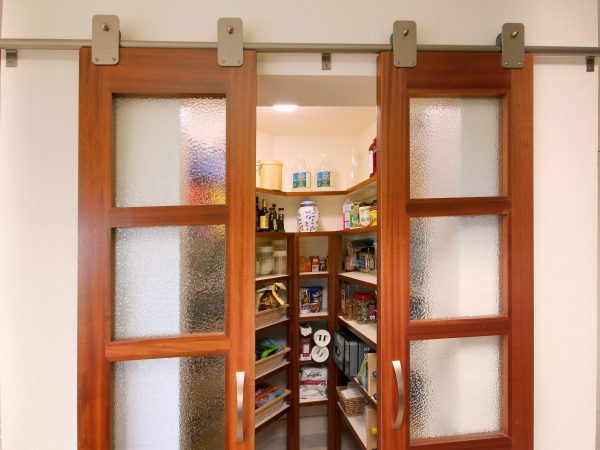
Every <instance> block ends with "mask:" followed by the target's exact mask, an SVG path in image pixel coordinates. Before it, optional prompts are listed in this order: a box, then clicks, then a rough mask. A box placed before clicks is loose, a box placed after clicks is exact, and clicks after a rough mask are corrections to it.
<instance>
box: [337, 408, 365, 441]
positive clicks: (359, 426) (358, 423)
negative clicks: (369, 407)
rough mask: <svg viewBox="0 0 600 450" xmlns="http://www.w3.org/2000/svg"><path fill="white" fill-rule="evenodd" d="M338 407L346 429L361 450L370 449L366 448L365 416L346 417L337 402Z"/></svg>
mask: <svg viewBox="0 0 600 450" xmlns="http://www.w3.org/2000/svg"><path fill="white" fill-rule="evenodd" d="M338 409H339V412H340V416H341V417H342V418H343V419H344V422H346V425H348V429H349V430H350V432H351V433H352V435H353V436H354V438H355V439H356V442H357V443H358V444H359V445H360V448H361V449H362V450H370V449H367V420H366V418H365V416H350V417H348V416H347V415H346V413H345V412H344V410H343V409H342V407H341V405H340V404H339V403H338Z"/></svg>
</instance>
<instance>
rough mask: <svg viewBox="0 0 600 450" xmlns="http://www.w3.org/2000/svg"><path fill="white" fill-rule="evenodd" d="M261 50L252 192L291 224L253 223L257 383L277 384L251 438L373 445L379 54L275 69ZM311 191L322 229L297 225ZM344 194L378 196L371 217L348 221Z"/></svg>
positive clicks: (283, 444) (261, 443)
mask: <svg viewBox="0 0 600 450" xmlns="http://www.w3.org/2000/svg"><path fill="white" fill-rule="evenodd" d="M304 57H306V56H304ZM262 58H263V61H262V63H263V64H262V65H261V60H260V59H259V66H258V67H259V70H258V72H259V75H258V83H257V86H258V89H257V115H256V118H257V132H256V159H257V188H256V197H257V199H258V208H259V209H260V208H262V206H263V200H266V205H267V208H271V206H272V205H276V208H277V209H279V208H283V212H284V215H285V219H284V225H285V231H282V230H278V231H258V230H257V233H256V250H257V251H256V258H257V262H256V264H257V265H256V290H257V293H256V343H257V355H256V356H257V363H256V375H255V388H256V393H257V399H259V398H261V397H262V396H261V394H262V393H263V392H265V391H268V390H274V389H275V390H277V391H278V394H279V396H278V397H275V398H274V399H272V400H268V401H266V400H264V399H263V400H262V401H261V402H257V403H256V406H257V408H256V409H255V414H256V419H255V439H256V448H257V449H269V450H278V449H286V448H301V449H314V450H316V449H332V448H340V446H341V448H342V449H348V450H354V449H372V448H376V445H377V423H376V421H377V412H376V408H377V394H376V391H377V387H376V386H377V383H376V379H375V378H374V377H373V376H374V375H375V376H376V375H377V371H376V363H377V358H376V350H377V324H376V309H377V300H376V299H377V272H376V248H377V234H378V227H377V225H376V223H377V221H376V200H377V198H376V197H377V175H376V168H371V167H372V163H371V166H370V164H369V158H371V155H370V154H369V148H370V147H371V145H372V143H373V139H374V138H375V137H376V133H377V110H376V77H375V59H374V57H365V56H361V60H360V63H359V64H355V65H354V67H358V68H359V70H358V71H356V70H354V71H353V72H350V73H348V72H346V73H343V72H342V73H343V74H341V75H340V74H336V72H334V73H332V74H327V75H324V74H315V73H311V74H306V73H302V71H298V72H300V74H298V73H290V72H287V73H278V71H277V69H276V67H277V62H278V61H277V60H276V59H275V58H274V57H273V56H269V55H264V56H263V57H262ZM280 58H281V56H280ZM288 58H291V56H289V55H288ZM347 58H350V57H347ZM284 59H285V57H284ZM287 62H288V63H289V61H287ZM261 67H262V68H263V70H261ZM274 67H275V70H273V68H274ZM288 67H289V64H288ZM261 72H262V73H261ZM323 73H324V72H323ZM338 73H339V72H338ZM275 105H294V106H292V107H289V108H278V107H274V106H275ZM281 109H284V110H281ZM301 160H304V161H305V162H306V163H307V164H308V166H309V167H310V169H309V171H310V173H311V175H312V180H311V181H312V183H311V186H310V187H306V188H294V187H293V179H292V178H293V177H292V172H293V171H294V168H295V167H297V166H298V162H299V161H301ZM272 161H279V162H281V163H282V165H281V175H282V176H281V178H282V179H281V190H279V189H277V188H278V187H279V186H276V185H275V186H274V185H272V184H270V181H269V180H267V178H269V177H268V176H267V175H269V174H267V173H266V172H263V171H261V169H262V166H263V165H264V164H270V163H271V162H272ZM322 161H325V162H326V163H327V164H330V165H331V169H332V170H333V175H332V180H333V181H332V186H330V187H321V186H319V187H317V172H316V169H317V166H319V165H320V164H321V163H322ZM327 170H328V171H329V168H328V169H327ZM371 170H373V172H374V173H372V174H371V173H370V171H371ZM265 186H266V187H265ZM273 187H275V189H272V188H273ZM304 200H312V201H314V202H315V203H316V206H317V208H318V212H319V216H320V218H319V224H318V228H317V230H316V231H300V230H299V224H298V221H297V212H298V210H299V207H300V202H301V201H304ZM348 200H350V201H351V202H352V203H353V204H355V205H356V209H358V206H359V205H362V206H365V208H364V209H366V210H367V211H368V210H369V207H371V208H370V209H371V214H370V215H369V214H367V216H368V221H365V220H366V219H365V218H364V217H363V223H362V225H361V224H360V223H354V222H355V219H353V223H352V224H346V226H344V220H343V207H344V203H345V202H346V204H347V205H348V203H349V202H348ZM357 212H358V211H357ZM350 215H351V216H352V213H351V214H350ZM357 218H358V217H357ZM257 227H258V228H260V224H259V223H257ZM344 228H350V229H344ZM349 249H350V250H349ZM362 250H366V251H368V252H369V255H370V257H371V261H372V262H371V266H370V267H369V263H368V262H366V264H365V261H368V259H365V258H364V257H363V259H362V262H363V265H362V267H359V265H360V264H359V252H361V251H362ZM349 251H350V253H352V252H353V251H356V259H355V261H356V264H355V265H354V260H352V263H350V260H348V261H347V260H346V258H347V257H348V256H349V255H348V253H349ZM351 256H352V255H351ZM361 256H363V255H362V254H361ZM271 258H272V259H271ZM347 263H348V264H347ZM351 264H352V265H351ZM283 267H285V269H283ZM275 284H276V286H278V287H277V288H276V289H277V292H276V296H278V297H280V298H281V302H276V301H275V300H274V299H273V296H271V301H272V303H273V304H272V305H270V306H269V305H268V299H267V295H268V294H269V293H270V292H271V289H272V288H273V286H274V285H275ZM265 293H266V294H265ZM354 297H356V298H357V299H361V298H364V301H362V302H361V301H359V300H353V298H354ZM261 299H262V303H261ZM356 302H358V303H356ZM264 303H267V306H265V305H264ZM281 303H283V305H282V304H281ZM355 304H356V305H364V309H363V312H364V313H365V314H366V315H367V316H366V317H362V319H363V320H358V321H357V320H354V319H355V318H356V319H358V317H355V314H356V312H353V311H352V306H353V305H355ZM261 305H262V306H261ZM353 314H354V315H353ZM323 330H324V331H323ZM319 341H321V342H319ZM265 350H266V352H265V353H264V354H262V353H261V352H262V351H265ZM272 351H275V352H276V353H271V352H272ZM263 356H264V357H263ZM369 374H370V377H369ZM344 390H347V391H348V392H350V394H348V396H347V398H346V395H345V393H343V391H344ZM338 391H339V392H338ZM263 395H264V394H263ZM340 396H341V397H340Z"/></svg>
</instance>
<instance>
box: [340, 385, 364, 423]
mask: <svg viewBox="0 0 600 450" xmlns="http://www.w3.org/2000/svg"><path fill="white" fill-rule="evenodd" d="M346 389H348V388H347V387H346V386H337V387H336V388H335V390H336V391H337V396H338V400H339V402H340V406H341V407H342V410H343V411H344V412H345V413H346V415H347V416H348V417H351V416H361V415H362V414H363V412H364V410H365V401H364V399H363V397H362V396H361V397H358V398H351V399H347V398H344V397H342V395H341V393H342V391H345V390H346Z"/></svg>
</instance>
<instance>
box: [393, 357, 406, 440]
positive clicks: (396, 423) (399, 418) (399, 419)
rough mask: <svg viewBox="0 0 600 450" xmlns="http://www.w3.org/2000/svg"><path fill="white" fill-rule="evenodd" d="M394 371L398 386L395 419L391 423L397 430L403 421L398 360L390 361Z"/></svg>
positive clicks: (401, 381)
mask: <svg viewBox="0 0 600 450" xmlns="http://www.w3.org/2000/svg"><path fill="white" fill-rule="evenodd" d="M392 366H393V367H394V373H395V374H396V385H397V386H398V411H397V412H396V420H394V424H393V425H392V429H394V430H397V429H399V428H400V427H401V426H402V422H403V421H404V378H403V377H402V363H401V362H400V361H397V360H396V361H392Z"/></svg>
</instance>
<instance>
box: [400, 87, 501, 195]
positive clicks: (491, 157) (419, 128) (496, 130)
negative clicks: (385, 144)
mask: <svg viewBox="0 0 600 450" xmlns="http://www.w3.org/2000/svg"><path fill="white" fill-rule="evenodd" d="M501 107H502V106H501V100H500V99H499V98H496V97H485V98H411V99H410V197H411V198H447V197H486V196H496V195H499V194H500V117H501V116H500V114H501Z"/></svg>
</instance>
